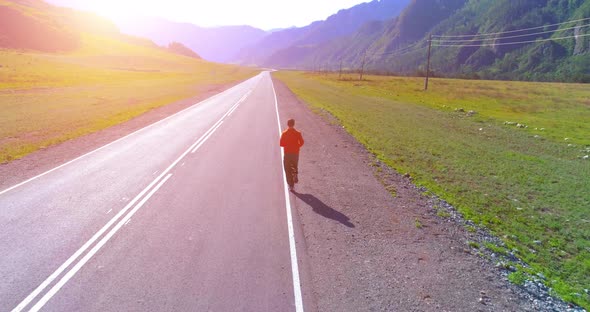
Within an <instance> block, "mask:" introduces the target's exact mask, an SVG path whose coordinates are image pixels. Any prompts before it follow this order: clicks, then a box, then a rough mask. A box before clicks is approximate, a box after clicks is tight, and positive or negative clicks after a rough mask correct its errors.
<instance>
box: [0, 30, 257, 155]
mask: <svg viewBox="0 0 590 312" xmlns="http://www.w3.org/2000/svg"><path fill="white" fill-rule="evenodd" d="M83 40H84V43H83V47H82V48H81V49H79V50H78V51H75V52H72V53H63V54H43V53H33V52H18V51H11V50H0V66H1V67H0V111H1V112H2V114H0V163H2V162H6V161H10V160H13V159H18V158H20V157H23V156H24V155H26V154H28V153H31V152H33V151H35V150H38V149H39V148H43V147H47V146H50V145H52V144H56V143H59V142H63V141H65V140H69V139H72V138H75V137H79V136H82V135H85V134H88V133H91V132H95V131H98V130H101V129H104V128H107V127H110V126H112V125H115V124H118V123H121V122H124V121H126V120H129V119H131V118H133V117H135V116H138V115H140V114H142V113H144V112H146V111H148V110H150V109H153V108H156V107H160V106H163V105H166V104H169V103H173V102H175V101H178V100H181V99H184V98H188V97H192V96H196V95H198V94H199V93H201V92H203V90H205V89H207V88H210V87H215V86H219V85H224V84H227V83H232V82H238V81H240V80H243V79H246V78H248V77H251V76H253V75H255V74H256V73H257V71H256V70H254V69H250V68H244V67H237V66H229V65H221V64H214V63H208V62H205V61H202V60H198V59H193V58H188V57H184V56H179V55H175V54H172V53H168V52H166V51H164V50H160V49H155V48H152V47H147V46H141V45H134V44H131V43H126V42H124V41H120V40H116V39H113V38H109V37H101V36H93V35H85V37H84V38H83Z"/></svg>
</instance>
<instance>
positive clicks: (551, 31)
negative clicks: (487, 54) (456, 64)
mask: <svg viewBox="0 0 590 312" xmlns="http://www.w3.org/2000/svg"><path fill="white" fill-rule="evenodd" d="M589 26H590V24H586V25H582V26H574V27H568V28H563V29H556V30H546V31H542V32H536V33H530V34H523V35H516V36H508V37H493V38H482V39H459V40H454V39H434V40H432V42H471V41H489V40H497V39H511V38H520V37H528V36H535V35H542V34H547V33H555V32H560V31H566V30H571V29H576V28H585V27H589Z"/></svg>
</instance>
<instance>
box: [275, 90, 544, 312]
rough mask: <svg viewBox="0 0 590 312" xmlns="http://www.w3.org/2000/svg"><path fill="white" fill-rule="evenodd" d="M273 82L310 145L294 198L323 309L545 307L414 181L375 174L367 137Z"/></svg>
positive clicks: (284, 111)
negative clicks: (477, 248) (480, 252)
mask: <svg viewBox="0 0 590 312" xmlns="http://www.w3.org/2000/svg"><path fill="white" fill-rule="evenodd" d="M274 81H275V88H276V91H277V96H278V99H279V110H280V117H281V120H282V121H286V120H287V119H289V118H294V119H295V120H296V128H297V129H298V130H300V131H302V133H303V136H304V139H305V142H306V143H305V146H304V147H303V148H302V151H301V155H300V174H299V177H300V183H299V184H297V186H296V191H297V193H295V194H292V195H291V200H292V202H293V206H294V209H295V211H296V212H297V214H298V215H297V219H298V220H299V221H300V223H301V224H300V225H301V227H302V232H303V236H304V239H305V242H304V243H303V244H301V246H304V248H305V250H304V251H303V255H302V256H305V257H307V259H306V261H307V262H308V263H309V268H310V270H311V272H310V276H311V284H312V285H310V286H309V285H308V287H312V289H313V290H312V291H311V292H312V294H313V297H314V299H313V301H314V304H315V305H316V307H315V308H316V309H317V310H318V311H539V309H540V307H539V306H538V305H535V304H534V302H533V301H532V300H530V299H529V298H527V297H526V296H525V295H524V294H523V292H522V291H521V290H520V289H519V288H518V286H516V285H513V284H511V283H510V282H508V280H507V279H506V277H505V275H503V274H502V271H501V270H500V269H498V268H496V267H495V266H494V265H493V264H492V263H491V262H490V261H487V260H485V259H483V258H481V257H478V256H476V255H475V254H474V252H473V251H472V250H471V249H470V248H469V246H468V244H467V241H468V240H469V237H468V235H467V233H466V231H465V230H464V229H463V227H462V226H461V225H460V224H458V223H455V222H448V221H447V220H444V219H442V218H440V217H438V216H437V215H436V212H435V210H434V209H433V201H432V198H431V197H428V196H425V195H424V194H423V192H422V190H420V189H418V188H417V187H415V186H414V185H413V184H412V182H411V179H410V178H408V177H404V176H402V175H400V174H397V173H395V172H393V171H390V172H386V173H385V174H386V175H387V176H386V177H384V176H383V175H382V174H384V173H383V170H381V171H380V172H381V174H378V175H377V176H376V173H378V172H379V170H377V168H376V167H379V166H380V165H379V164H378V163H376V160H375V159H374V157H373V156H372V155H371V154H370V153H368V152H367V151H366V150H365V148H364V147H363V146H362V145H361V144H359V143H358V142H356V140H354V138H352V137H351V136H350V135H349V134H348V133H347V132H346V131H345V130H344V129H342V127H340V126H338V124H337V123H336V122H334V120H330V116H328V115H325V114H319V115H318V114H315V113H313V112H311V111H310V109H309V108H308V107H307V106H306V105H305V104H304V103H302V102H301V101H300V100H299V99H298V98H297V97H296V96H295V95H294V94H293V93H292V92H291V91H290V90H289V89H288V88H287V87H286V86H285V85H284V84H283V83H282V82H280V81H278V80H276V79H275V80H274ZM320 115H322V116H320ZM324 115H325V116H324ZM384 185H385V186H384ZM392 194H395V197H394V196H392Z"/></svg>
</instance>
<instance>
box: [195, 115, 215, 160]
mask: <svg viewBox="0 0 590 312" xmlns="http://www.w3.org/2000/svg"><path fill="white" fill-rule="evenodd" d="M222 124H223V120H220V122H219V123H217V126H215V128H213V129H212V130H211V131H210V132H209V133H207V136H206V137H205V138H204V139H203V140H201V142H199V144H198V145H197V146H195V148H194V149H193V150H192V151H191V154H193V153H194V152H196V151H197V150H198V149H199V147H201V145H203V144H204V143H205V142H206V141H207V140H209V138H210V137H211V135H212V134H213V133H214V132H215V130H217V129H218V128H219V127H220V126H221V125H222Z"/></svg>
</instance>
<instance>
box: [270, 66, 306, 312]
mask: <svg viewBox="0 0 590 312" xmlns="http://www.w3.org/2000/svg"><path fill="white" fill-rule="evenodd" d="M268 76H269V79H270V84H271V86H272V93H273V94H274V97H275V110H276V112H277V124H278V126H279V135H280V133H281V119H280V117H279V104H278V103H279V102H278V100H277V93H276V91H275V86H274V83H273V82H272V77H271V75H270V73H269V74H268ZM284 157H285V152H284V151H283V149H282V148H281V164H282V160H283V158H284ZM281 172H282V173H283V188H284V190H285V207H286V209H287V227H288V230H289V249H290V250H291V271H292V274H293V292H294V296H295V311H296V312H303V298H302V296H301V282H300V280H299V264H298V263H297V247H296V245H295V231H294V229H293V217H292V211H291V200H290V196H289V188H288V185H287V180H286V178H285V170H284V169H283V168H282V166H281Z"/></svg>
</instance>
